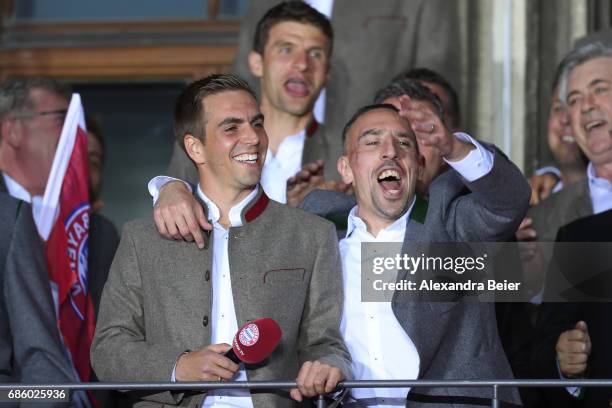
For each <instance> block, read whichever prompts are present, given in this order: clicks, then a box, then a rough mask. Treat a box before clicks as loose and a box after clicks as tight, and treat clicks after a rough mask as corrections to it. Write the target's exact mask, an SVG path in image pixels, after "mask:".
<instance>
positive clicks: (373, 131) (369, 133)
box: [357, 128, 383, 140]
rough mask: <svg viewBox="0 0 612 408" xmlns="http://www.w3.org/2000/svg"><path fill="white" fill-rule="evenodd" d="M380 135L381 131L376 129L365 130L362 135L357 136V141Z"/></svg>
mask: <svg viewBox="0 0 612 408" xmlns="http://www.w3.org/2000/svg"><path fill="white" fill-rule="evenodd" d="M382 133H383V130H382V129H378V128H372V129H366V130H365V131H364V132H363V133H362V134H360V135H359V137H358V138H357V140H361V139H363V138H364V137H367V136H380V135H381V134H382Z"/></svg>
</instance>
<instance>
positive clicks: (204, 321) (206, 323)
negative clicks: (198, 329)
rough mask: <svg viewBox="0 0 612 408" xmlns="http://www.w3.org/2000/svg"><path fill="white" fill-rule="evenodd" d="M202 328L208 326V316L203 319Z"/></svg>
mask: <svg viewBox="0 0 612 408" xmlns="http://www.w3.org/2000/svg"><path fill="white" fill-rule="evenodd" d="M202 326H204V327H206V326H208V316H204V318H203V319H202Z"/></svg>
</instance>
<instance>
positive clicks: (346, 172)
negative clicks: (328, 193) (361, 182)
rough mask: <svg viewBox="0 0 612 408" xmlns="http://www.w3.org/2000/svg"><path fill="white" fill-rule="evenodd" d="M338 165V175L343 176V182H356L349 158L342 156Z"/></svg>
mask: <svg viewBox="0 0 612 408" xmlns="http://www.w3.org/2000/svg"><path fill="white" fill-rule="evenodd" d="M336 165H337V167H338V173H340V175H341V176H342V181H343V182H345V183H346V184H352V183H353V180H354V179H353V170H351V166H350V165H349V160H348V157H347V156H340V157H339V158H338V162H337V163H336Z"/></svg>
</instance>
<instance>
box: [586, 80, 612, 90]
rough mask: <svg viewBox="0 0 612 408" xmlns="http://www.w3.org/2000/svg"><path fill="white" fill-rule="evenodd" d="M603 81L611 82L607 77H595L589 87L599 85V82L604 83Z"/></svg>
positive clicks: (605, 82)
mask: <svg viewBox="0 0 612 408" xmlns="http://www.w3.org/2000/svg"><path fill="white" fill-rule="evenodd" d="M602 83H603V84H609V83H610V81H606V80H605V79H601V78H595V79H594V80H592V81H591V82H589V88H592V87H594V86H596V85H599V84H602Z"/></svg>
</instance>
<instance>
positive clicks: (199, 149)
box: [183, 134, 207, 166]
mask: <svg viewBox="0 0 612 408" xmlns="http://www.w3.org/2000/svg"><path fill="white" fill-rule="evenodd" d="M183 143H185V150H186V151H187V156H189V158H190V159H191V160H193V162H194V163H195V164H196V166H201V165H204V164H206V159H207V158H206V152H205V151H204V144H203V143H202V141H201V140H200V139H198V138H197V137H195V136H193V135H190V134H186V135H185V139H184V142H183Z"/></svg>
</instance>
